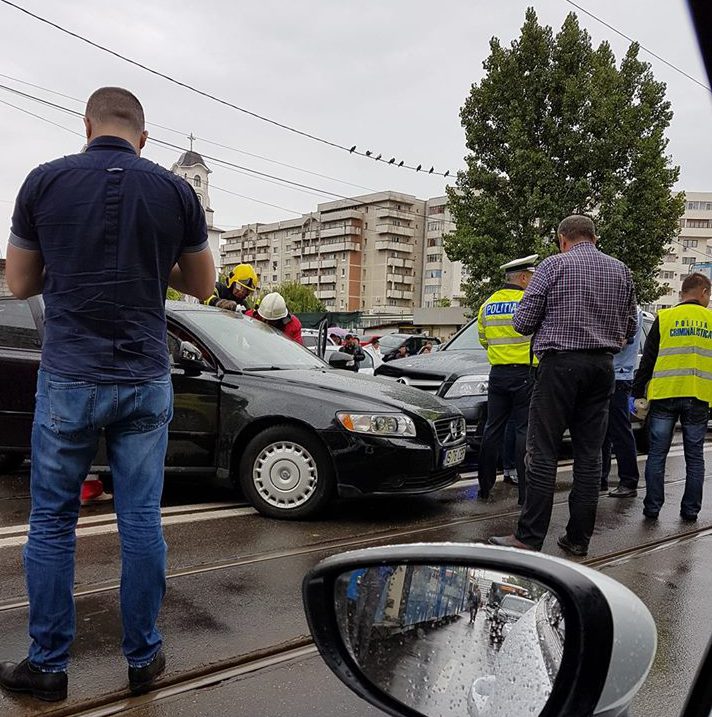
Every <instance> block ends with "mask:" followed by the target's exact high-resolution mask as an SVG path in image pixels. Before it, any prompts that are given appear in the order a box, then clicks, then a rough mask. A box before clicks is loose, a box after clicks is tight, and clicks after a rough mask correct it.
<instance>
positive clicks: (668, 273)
mask: <svg viewBox="0 0 712 717" xmlns="http://www.w3.org/2000/svg"><path fill="white" fill-rule="evenodd" d="M660 278H661V279H674V278H675V272H674V271H661V272H660Z"/></svg>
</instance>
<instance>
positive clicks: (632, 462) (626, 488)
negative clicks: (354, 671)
mask: <svg viewBox="0 0 712 717" xmlns="http://www.w3.org/2000/svg"><path fill="white" fill-rule="evenodd" d="M642 334H643V312H642V311H640V310H638V314H637V329H636V332H635V336H634V337H633V338H632V339H631V340H630V341H628V343H627V344H626V345H625V346H624V347H623V348H622V349H621V351H620V352H619V353H617V354H616V355H615V356H614V357H613V373H614V375H615V379H616V383H615V388H614V390H613V396H612V397H611V402H610V404H609V406H608V428H607V430H606V437H605V439H604V441H603V453H602V455H601V463H602V466H601V492H605V491H607V490H608V487H609V486H608V476H609V474H610V472H611V449H612V450H613V452H614V453H615V454H616V461H617V462H618V485H617V486H616V487H615V488H614V489H613V490H612V491H610V493H609V494H608V495H609V496H611V497H612V498H632V497H633V496H636V495H637V494H638V480H639V479H640V473H639V471H638V450H637V447H636V445H635V436H634V435H633V429H632V428H631V425H630V392H631V389H632V387H633V375H634V374H635V366H636V364H637V363H638V354H639V353H640V338H641V336H642Z"/></svg>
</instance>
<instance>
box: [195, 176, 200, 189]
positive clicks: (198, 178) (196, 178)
mask: <svg viewBox="0 0 712 717" xmlns="http://www.w3.org/2000/svg"><path fill="white" fill-rule="evenodd" d="M193 184H194V185H195V186H196V187H199V186H200V175H199V174H196V175H195V176H194V177H193Z"/></svg>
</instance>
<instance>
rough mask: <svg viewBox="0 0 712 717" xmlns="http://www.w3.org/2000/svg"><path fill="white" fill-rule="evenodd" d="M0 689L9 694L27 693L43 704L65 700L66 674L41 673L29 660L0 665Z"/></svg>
mask: <svg viewBox="0 0 712 717" xmlns="http://www.w3.org/2000/svg"><path fill="white" fill-rule="evenodd" d="M0 687H3V688H4V689H6V690H9V691H10V692H29V693H30V694H31V695H32V696H33V697H36V698H37V699H38V700H44V701H45V702H59V701H60V700H66V699H67V673H66V672H41V671H40V670H38V669H37V668H36V667H33V665H32V663H31V662H30V661H29V660H23V661H22V662H20V663H19V664H18V663H16V662H3V663H0Z"/></svg>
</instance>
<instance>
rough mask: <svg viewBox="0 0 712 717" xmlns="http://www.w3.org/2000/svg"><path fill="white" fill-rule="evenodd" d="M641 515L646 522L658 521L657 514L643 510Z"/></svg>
mask: <svg viewBox="0 0 712 717" xmlns="http://www.w3.org/2000/svg"><path fill="white" fill-rule="evenodd" d="M643 515H644V516H645V517H646V518H647V519H648V520H657V519H658V514H657V513H651V512H650V511H649V510H644V511H643Z"/></svg>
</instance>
